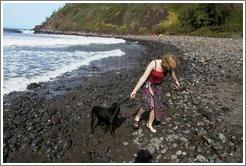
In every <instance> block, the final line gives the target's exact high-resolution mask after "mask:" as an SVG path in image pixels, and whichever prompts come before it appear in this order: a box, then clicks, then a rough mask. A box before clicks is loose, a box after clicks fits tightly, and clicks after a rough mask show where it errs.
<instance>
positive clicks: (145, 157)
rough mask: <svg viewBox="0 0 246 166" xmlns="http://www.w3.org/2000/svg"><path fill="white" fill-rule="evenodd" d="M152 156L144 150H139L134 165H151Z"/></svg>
mask: <svg viewBox="0 0 246 166" xmlns="http://www.w3.org/2000/svg"><path fill="white" fill-rule="evenodd" d="M152 158H153V156H152V155H151V154H150V152H149V151H148V150H146V149H141V150H140V151H139V152H138V154H137V157H136V158H135V163H151V162H152Z"/></svg>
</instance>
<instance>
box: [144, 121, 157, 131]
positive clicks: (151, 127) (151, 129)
mask: <svg viewBox="0 0 246 166" xmlns="http://www.w3.org/2000/svg"><path fill="white" fill-rule="evenodd" d="M146 127H147V128H148V129H149V130H150V131H151V132H152V133H156V129H154V128H153V126H150V125H149V124H148V123H147V124H146Z"/></svg>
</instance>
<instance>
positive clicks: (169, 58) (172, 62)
mask: <svg viewBox="0 0 246 166" xmlns="http://www.w3.org/2000/svg"><path fill="white" fill-rule="evenodd" d="M161 65H162V66H163V67H167V68H168V69H174V68H175V67H176V57H175V56H174V55H172V54H166V55H164V56H163V57H162V61H161Z"/></svg>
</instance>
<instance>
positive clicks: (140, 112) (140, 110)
mask: <svg viewBox="0 0 246 166" xmlns="http://www.w3.org/2000/svg"><path fill="white" fill-rule="evenodd" d="M143 113H144V109H143V108H142V107H140V108H139V110H138V113H137V115H136V116H135V121H139V120H140V118H141V115H142V114H143Z"/></svg>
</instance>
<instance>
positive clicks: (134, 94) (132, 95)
mask: <svg viewBox="0 0 246 166" xmlns="http://www.w3.org/2000/svg"><path fill="white" fill-rule="evenodd" d="M135 96H136V92H134V91H133V92H132V93H131V95H130V99H133V98H134V97H135Z"/></svg>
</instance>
